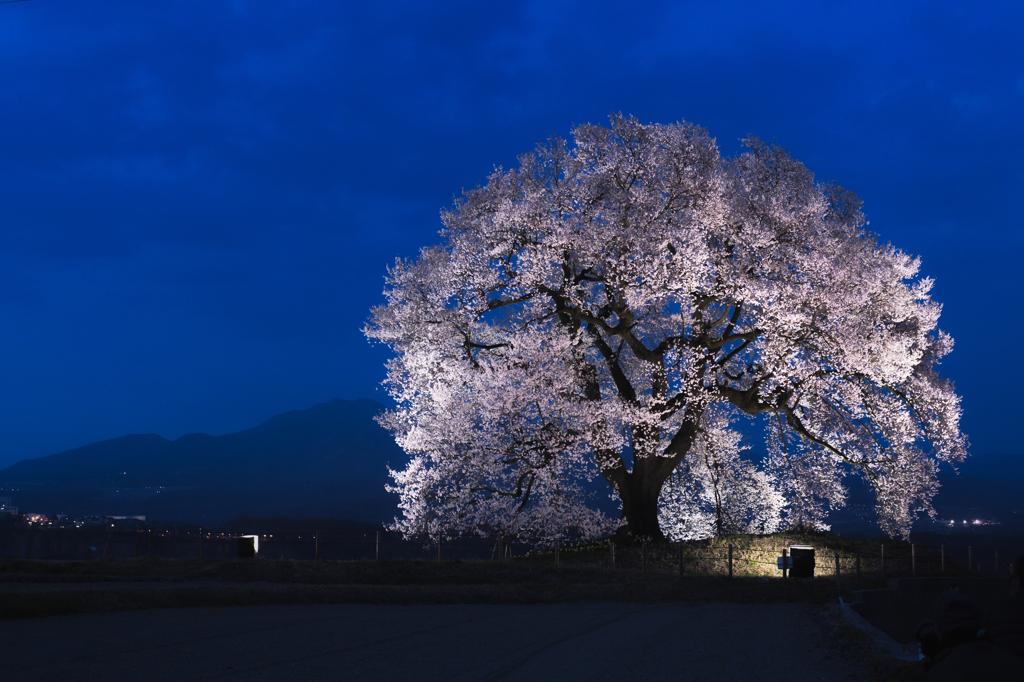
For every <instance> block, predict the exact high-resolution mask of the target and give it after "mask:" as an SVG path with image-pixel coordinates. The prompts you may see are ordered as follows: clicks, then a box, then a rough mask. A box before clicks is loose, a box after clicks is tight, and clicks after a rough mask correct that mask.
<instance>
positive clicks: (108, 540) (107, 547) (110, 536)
mask: <svg viewBox="0 0 1024 682" xmlns="http://www.w3.org/2000/svg"><path fill="white" fill-rule="evenodd" d="M29 537H31V536H29ZM112 537H114V531H110V533H109V534H108V535H107V544H106V545H104V547H103V558H104V559H106V558H107V550H109V549H110V539H111V538H112Z"/></svg>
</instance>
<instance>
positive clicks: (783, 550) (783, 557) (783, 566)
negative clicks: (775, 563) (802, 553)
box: [782, 547, 789, 580]
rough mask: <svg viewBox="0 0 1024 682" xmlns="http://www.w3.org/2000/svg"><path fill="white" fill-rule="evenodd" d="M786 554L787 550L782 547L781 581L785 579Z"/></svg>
mask: <svg viewBox="0 0 1024 682" xmlns="http://www.w3.org/2000/svg"><path fill="white" fill-rule="evenodd" d="M788 554H789V549H788V548H786V547H783V548H782V579H783V580H785V579H786V578H787V575H786V568H787V555H788Z"/></svg>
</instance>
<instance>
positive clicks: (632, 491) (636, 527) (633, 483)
mask: <svg viewBox="0 0 1024 682" xmlns="http://www.w3.org/2000/svg"><path fill="white" fill-rule="evenodd" d="M644 473H646V472H643V471H637V470H635V469H634V471H633V473H632V474H627V476H626V484H625V486H622V487H621V488H620V489H619V496H620V497H621V498H622V516H623V518H625V519H626V525H625V526H624V527H623V528H622V529H621V530H620V533H623V532H624V533H626V535H627V537H628V538H629V539H630V540H632V541H634V542H635V541H642V542H664V541H665V534H664V533H662V532H661V524H659V523H658V496H659V495H661V487H662V485H663V484H664V483H665V479H661V480H660V481H658V480H655V477H653V476H650V475H647V476H645V475H643V474H644ZM624 539H625V538H624Z"/></svg>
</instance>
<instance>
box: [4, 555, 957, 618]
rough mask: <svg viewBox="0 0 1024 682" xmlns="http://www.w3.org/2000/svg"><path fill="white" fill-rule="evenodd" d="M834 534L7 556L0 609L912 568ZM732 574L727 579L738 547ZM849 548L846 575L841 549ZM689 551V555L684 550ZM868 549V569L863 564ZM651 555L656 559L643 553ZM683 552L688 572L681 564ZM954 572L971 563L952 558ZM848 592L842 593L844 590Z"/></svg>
mask: <svg viewBox="0 0 1024 682" xmlns="http://www.w3.org/2000/svg"><path fill="white" fill-rule="evenodd" d="M790 544H812V545H814V546H815V547H817V548H818V559H817V568H816V571H815V577H814V578H808V579H801V580H793V579H788V580H783V579H782V577H781V572H780V571H779V570H778V569H777V567H776V564H775V557H776V556H777V555H778V554H779V553H780V552H781V548H782V547H784V546H788V545H790ZM878 544H879V543H878V542H877V541H867V540H848V539H844V538H839V537H835V536H828V535H814V536H801V535H786V536H781V535H780V536H765V537H760V536H733V537H731V538H724V539H721V540H715V541H706V542H698V543H687V544H685V545H683V546H682V548H681V549H682V551H681V552H680V547H679V545H663V546H648V547H646V548H643V547H639V546H629V547H617V548H616V560H615V565H614V567H613V566H612V562H611V552H610V548H609V546H608V543H607V541H605V542H603V543H590V544H585V545H575V546H574V545H566V546H563V547H561V548H560V551H559V554H558V560H557V563H556V560H555V555H554V552H553V551H543V552H532V553H530V554H528V555H526V556H520V557H514V558H510V559H505V560H493V561H441V562H437V561H380V562H377V561H298V560H265V559H256V560H241V561H224V560H214V559H205V560H200V559H163V558H145V559H101V560H96V561H43V560H19V559H4V560H0V619H12V618H32V617H41V616H52V615H61V614H75V613H98V612H112V611H121V610H136V609H149V608H174V607H193V606H243V605H247V604H251V605H268V604H325V603H328V604H330V603H364V604H432V603H436V604H470V603H494V604H498V603H501V604H553V603H574V602H586V601H630V602H643V603H654V602H669V601H690V602H711V601H715V602H730V603H746V604H766V603H785V602H805V603H812V604H825V603H827V602H829V601H831V600H835V599H836V598H837V597H838V596H840V594H841V593H842V594H844V595H845V594H848V593H849V592H850V591H852V590H856V589H863V588H871V587H881V586H884V584H885V583H884V580H885V577H886V576H888V577H891V576H893V575H901V574H902V575H907V574H909V571H908V570H902V569H903V568H909V567H904V566H903V565H902V564H903V563H905V562H904V561H903V557H902V555H903V554H907V555H908V556H909V546H903V545H901V544H900V543H892V542H890V543H887V552H888V554H887V557H888V558H887V562H888V563H887V571H886V576H883V575H882V574H881V573H880V572H879V570H878V568H879V566H878V565H877V564H878V562H877V559H876V558H874V557H875V555H877V554H878V549H879V547H878ZM730 545H732V547H733V577H732V578H729V577H728V547H729V546H730ZM837 553H838V554H839V555H840V576H839V580H838V581H837V579H836V575H835V555H836V554H837ZM934 554H935V552H934V551H933V550H930V549H926V548H916V549H915V571H916V574H920V575H927V574H936V573H937V572H938V570H939V565H938V563H937V558H936V557H935V556H933V555H934ZM680 555H682V556H681V557H680ZM858 555H860V561H859V563H860V566H861V572H860V576H859V577H858V575H857V572H856V565H857V563H858V562H857V557H858ZM645 557H646V558H645ZM680 559H681V563H682V569H683V570H682V572H680V570H679V569H680ZM946 572H947V573H948V574H950V575H956V574H963V573H964V571H963V570H962V569H961V568H959V567H958V566H957V565H956V564H955V563H954V562H952V561H948V562H947V565H946ZM840 590H841V592H840Z"/></svg>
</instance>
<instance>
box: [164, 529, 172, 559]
mask: <svg viewBox="0 0 1024 682" xmlns="http://www.w3.org/2000/svg"><path fill="white" fill-rule="evenodd" d="M164 538H165V539H164V557H165V558H168V559H169V558H170V557H171V534H170V533H167V534H166V535H164Z"/></svg>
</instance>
